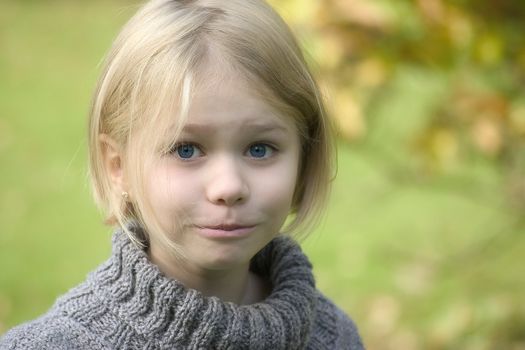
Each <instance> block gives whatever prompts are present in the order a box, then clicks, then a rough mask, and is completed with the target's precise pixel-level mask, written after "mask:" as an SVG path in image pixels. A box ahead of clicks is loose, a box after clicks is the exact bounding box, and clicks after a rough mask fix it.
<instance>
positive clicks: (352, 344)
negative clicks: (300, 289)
mask: <svg viewBox="0 0 525 350" xmlns="http://www.w3.org/2000/svg"><path fill="white" fill-rule="evenodd" d="M317 299H318V301H317V314H316V318H315V322H314V329H313V335H312V339H311V344H312V345H313V346H312V348H314V349H324V348H327V349H351V350H361V349H364V346H363V342H362V340H361V336H360V335H359V331H358V330H357V327H356V325H355V323H354V321H352V319H350V317H348V315H347V314H346V313H345V312H344V311H343V310H341V309H340V308H339V307H337V306H336V305H335V304H334V303H333V302H332V301H330V300H329V299H328V298H326V297H325V296H324V295H322V294H320V293H319V294H318V298H317ZM314 344H317V346H316V345H314Z"/></svg>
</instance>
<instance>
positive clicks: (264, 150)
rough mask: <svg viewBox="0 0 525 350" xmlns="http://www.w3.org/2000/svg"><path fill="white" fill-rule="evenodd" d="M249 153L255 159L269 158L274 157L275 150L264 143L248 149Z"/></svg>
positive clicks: (255, 144)
mask: <svg viewBox="0 0 525 350" xmlns="http://www.w3.org/2000/svg"><path fill="white" fill-rule="evenodd" d="M248 153H249V154H250V157H253V158H267V157H269V156H271V155H272V153H273V148H272V147H271V146H269V145H267V144H264V143H254V144H253V145H251V146H250V148H249V149H248Z"/></svg>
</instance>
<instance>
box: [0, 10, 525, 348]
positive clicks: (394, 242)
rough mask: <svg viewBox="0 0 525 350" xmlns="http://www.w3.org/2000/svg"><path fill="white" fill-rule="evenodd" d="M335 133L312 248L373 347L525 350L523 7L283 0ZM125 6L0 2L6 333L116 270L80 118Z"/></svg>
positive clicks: (0, 209)
mask: <svg viewBox="0 0 525 350" xmlns="http://www.w3.org/2000/svg"><path fill="white" fill-rule="evenodd" d="M272 3H273V4H274V5H275V6H276V7H277V8H278V10H279V12H280V13H281V14H282V15H283V16H284V17H285V18H286V19H287V21H288V22H289V23H291V24H292V26H293V28H294V31H295V32H296V33H297V35H298V37H299V38H300V40H301V42H302V43H303V45H304V46H305V48H306V51H307V56H308V59H309V60H311V61H312V64H313V67H314V70H315V71H316V74H317V75H318V77H319V80H320V81H321V85H322V87H323V90H324V91H325V93H326V96H327V100H328V104H329V107H330V110H331V113H332V115H333V117H334V118H335V120H336V121H337V122H338V124H339V126H340V135H339V144H340V148H339V173H338V178H337V180H336V182H335V190H334V193H333V197H332V200H331V203H330V208H329V210H328V215H327V218H326V220H325V221H324V222H323V224H322V225H321V226H320V227H319V229H318V230H317V232H314V233H312V234H311V236H310V237H309V238H308V239H307V240H306V241H305V242H304V243H303V246H304V248H305V249H306V250H307V251H308V253H309V255H310V256H311V258H312V260H313V262H314V266H315V273H316V277H317V280H318V285H319V288H320V289H321V290H323V291H324V292H325V293H326V294H327V295H329V296H330V297H332V298H333V299H334V300H335V301H336V302H337V303H338V304H339V305H340V306H341V307H343V308H344V309H345V310H346V311H347V312H348V313H349V314H351V315H352V317H353V318H354V319H355V321H356V323H357V324H358V326H359V328H360V331H361V333H362V336H363V338H364V341H365V344H366V345H367V347H368V348H369V349H405V350H407V349H408V350H410V349H476V350H478V349H514V350H517V349H525V298H524V295H525V220H524V217H523V213H524V212H525V178H524V175H525V153H524V150H525V93H524V91H525V90H524V89H523V88H524V82H525V45H524V44H525V42H524V37H525V36H524V35H523V33H524V32H525V3H524V2H523V1H520V0H514V1H512V0H507V1H495V0H480V1H473V0H470V1H469V0H461V1H451V0H419V1H415V0H395V1H392V0H326V1H321V0H308V1H307V0H280V1H278V0H273V1H272ZM135 10H136V3H134V2H130V1H124V0H119V1H116V0H115V1H102V0H96V1H66V0H62V1H30V0H26V1H15V0H2V1H1V2H0V334H2V333H3V332H5V331H6V330H7V329H8V328H10V327H12V326H14V325H15V324H18V323H20V322H22V321H25V320H28V319H31V318H34V317H36V316H38V315H39V314H41V313H43V312H44V311H45V310H46V309H48V308H49V307H50V305H51V304H52V303H53V301H54V299H55V298H56V296H57V295H59V294H62V293H64V292H66V291H67V290H68V288H70V287H72V286H74V285H75V284H77V283H78V282H80V281H81V280H83V278H84V277H85V275H86V273H88V272H89V271H90V270H92V269H93V268H94V267H96V266H97V265H98V264H99V263H100V262H102V261H103V260H104V259H106V257H107V256H108V254H109V251H110V236H111V232H110V229H109V228H107V227H105V226H103V225H102V223H101V221H102V217H101V215H100V214H99V213H98V212H97V210H96V208H95V206H94V204H93V203H92V200H91V198H90V190H89V185H88V180H87V176H86V138H85V133H86V131H85V130H86V117H87V111H88V106H89V101H90V97H91V92H92V90H93V87H94V84H95V81H96V79H97V76H98V72H99V62H100V60H101V59H102V57H103V55H104V53H105V52H106V50H107V49H108V48H109V45H110V43H111V41H112V39H113V38H114V36H115V35H116V33H117V32H118V30H119V28H120V27H121V25H122V24H123V23H124V22H125V21H126V20H127V18H129V16H131V14H132V13H134V11H135Z"/></svg>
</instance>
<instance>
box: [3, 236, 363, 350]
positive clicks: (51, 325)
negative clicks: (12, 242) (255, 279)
mask: <svg viewBox="0 0 525 350" xmlns="http://www.w3.org/2000/svg"><path fill="white" fill-rule="evenodd" d="M251 268H252V270H253V271H254V272H255V273H258V274H260V275H261V276H263V277H265V278H268V279H269V280H270V281H271V283H272V291H271V293H270V295H269V296H268V298H267V299H265V300H264V301H263V302H260V303H257V304H253V305H241V306H239V305H236V304H233V303H229V302H223V301H221V300H219V299H218V298H214V297H211V298H209V297H205V296H203V295H202V294H200V293H199V292H198V291H196V290H191V289H187V288H185V287H184V286H183V285H182V284H180V283H179V282H177V281H175V280H172V279H169V278H167V277H165V276H164V275H163V274H162V273H161V272H160V271H159V269H158V268H157V267H156V266H155V265H153V264H152V263H151V262H150V261H149V260H148V257H147V255H146V253H145V252H144V251H142V250H141V249H139V248H137V247H136V246H135V245H134V244H132V243H131V241H130V240H129V239H128V238H127V236H126V235H125V234H124V233H122V232H117V233H115V235H114V237H113V254H112V256H111V258H110V259H109V260H108V261H106V262H105V263H104V264H102V265H101V266H100V267H99V268H98V269H97V270H95V271H94V272H93V273H91V274H90V275H89V276H88V278H87V280H86V281H85V282H84V283H82V284H80V285H79V286H77V287H76V288H73V289H72V290H71V291H69V292H68V293H67V294H65V295H63V296H62V297H60V298H59V299H58V300H57V301H56V303H55V305H54V306H53V307H52V308H51V310H49V311H48V312H47V313H46V314H45V315H43V316H41V317H40V318H38V319H36V320H34V321H31V322H28V323H25V324H22V325H20V326H18V327H15V328H14V329H12V330H10V331H9V332H7V333H6V334H5V335H4V337H3V338H2V339H0V349H2V350H3V349H53V350H58V349H64V350H66V349H67V350H74V349H90V350H97V349H271V350H278V349H286V350H292V349H327V350H334V349H363V345H362V343H361V339H360V337H359V334H358V332H357V330H356V328H355V326H354V324H353V322H352V321H351V320H350V319H349V318H348V317H347V316H346V315H345V314H344V313H343V312H342V311H341V310H340V309H338V308H337V307H336V306H335V305H334V304H332V303H331V302H330V301H329V300H328V299H326V298H325V297H324V296H322V295H321V294H320V293H319V292H318V291H317V290H316V289H315V284H314V279H313V276H312V271H311V265H310V263H309V261H308V259H307V258H306V256H305V255H304V254H303V253H302V251H301V249H300V248H299V246H298V245H297V244H296V243H294V242H293V241H292V240H291V239H289V238H284V237H279V238H276V239H274V240H273V241H272V242H271V243H270V244H268V245H267V246H266V247H265V248H264V249H263V250H261V251H260V252H259V253H258V254H257V255H256V256H255V257H254V258H253V260H252V264H251Z"/></svg>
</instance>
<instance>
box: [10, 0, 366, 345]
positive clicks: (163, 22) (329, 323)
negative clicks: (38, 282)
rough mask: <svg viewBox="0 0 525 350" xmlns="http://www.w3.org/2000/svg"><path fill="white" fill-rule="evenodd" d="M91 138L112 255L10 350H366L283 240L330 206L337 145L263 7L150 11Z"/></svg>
mask: <svg viewBox="0 0 525 350" xmlns="http://www.w3.org/2000/svg"><path fill="white" fill-rule="evenodd" d="M89 144H90V150H89V152H90V153H89V156H90V173H91V179H92V183H93V188H94V194H95V199H96V201H97V203H98V204H99V205H100V206H101V207H102V208H103V209H104V211H105V212H106V213H107V214H108V222H109V223H111V224H114V225H116V226H118V227H119V229H118V230H117V231H116V233H115V234H114V237H113V254H112V256H111V257H110V259H109V260H108V261H107V262H106V263H104V264H103V265H102V266H100V267H99V268H98V269H97V270H96V271H94V272H93V273H91V274H90V275H89V276H88V278H87V280H86V281H85V282H84V283H83V284H81V285H79V286H77V287H76V288H74V289H72V290H71V291H69V292H68V293H67V294H66V295H64V296H62V297H60V298H59V299H58V300H57V302H56V303H55V305H54V306H53V307H52V309H51V310H50V311H49V312H48V313H46V314H45V315H43V316H42V317H40V318H38V319H37V320H34V321H32V322H29V323H27V324H24V325H21V326H19V327H17V328H14V329H13V330H11V331H10V332H8V333H7V334H6V335H5V336H4V338H3V339H2V341H1V342H0V345H1V348H2V349H330V350H332V349H362V348H363V346H362V343H361V340H360V337H359V335H358V333H357V330H356V328H355V326H354V324H353V323H352V321H351V320H350V319H349V318H348V317H347V316H346V315H345V314H344V313H343V312H342V311H341V310H340V309H338V308H337V307H336V306H334V304H332V303H331V302H330V301H329V300H327V299H326V298H325V297H324V296H323V295H322V294H321V293H320V292H319V291H317V290H316V288H315V284H314V279H313V276H312V270H311V265H310V263H309V261H308V259H307V258H306V257H305V256H304V254H303V253H302V252H301V249H300V248H299V246H298V245H297V244H296V243H295V242H294V241H293V240H292V239H291V238H288V237H287V236H286V235H285V234H284V233H288V232H304V231H305V230H307V229H311V226H312V224H313V223H315V221H316V219H317V217H318V215H319V213H320V211H321V209H322V208H323V206H324V203H325V200H326V195H327V193H328V186H329V182H330V179H331V175H332V161H333V153H332V139H331V137H330V134H329V127H328V121H327V119H326V115H325V111H324V108H323V104H322V100H321V97H320V94H319V91H318V88H317V86H316V84H315V82H314V80H313V79H312V76H311V74H310V72H309V70H308V69H307V67H306V64H305V62H304V59H303V57H302V54H301V52H300V49H299V48H298V45H297V44H296V41H295V39H294V38H293V36H292V34H291V33H290V31H289V28H288V27H287V26H286V24H284V22H283V21H282V20H281V18H280V17H279V16H278V15H277V14H276V13H275V12H274V11H273V10H272V9H271V8H270V7H269V6H268V5H267V4H266V3H265V2H264V1H263V0H228V1H224V0H152V1H150V2H148V3H147V4H145V6H144V7H143V8H142V9H140V10H139V12H138V13H137V14H136V15H135V16H134V17H133V18H132V19H131V20H130V21H129V22H128V23H127V25H126V26H125V27H124V29H123V30H122V32H121V33H120V35H119V36H118V37H117V39H116V41H115V43H114V45H113V47H112V49H111V51H110V53H109V55H108V57H107V60H106V63H105V68H104V70H103V73H102V76H101V78H100V81H99V84H98V87H97V90H96V92H95V95H94V99H93V105H92V111H91V116H90V127H89ZM287 219H288V220H287ZM283 226H284V227H283ZM279 232H283V233H282V234H279Z"/></svg>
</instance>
